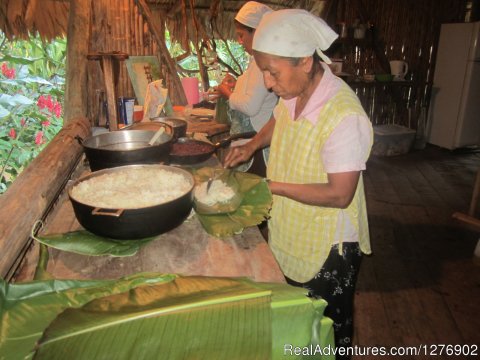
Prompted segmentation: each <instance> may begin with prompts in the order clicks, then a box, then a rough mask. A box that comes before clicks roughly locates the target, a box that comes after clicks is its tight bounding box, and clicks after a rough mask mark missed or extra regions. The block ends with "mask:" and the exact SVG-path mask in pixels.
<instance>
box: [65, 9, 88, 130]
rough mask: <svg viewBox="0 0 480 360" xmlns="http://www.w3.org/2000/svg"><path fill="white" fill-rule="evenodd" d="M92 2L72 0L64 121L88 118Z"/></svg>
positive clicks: (68, 35)
mask: <svg viewBox="0 0 480 360" xmlns="http://www.w3.org/2000/svg"><path fill="white" fill-rule="evenodd" d="M90 16H91V0H86V1H84V0H71V1H70V10H69V18H68V34H67V37H68V42H67V65H66V68H67V70H66V73H67V79H66V87H65V103H64V109H65V113H64V116H63V118H64V120H65V122H64V123H65V124H67V123H68V122H69V121H70V119H73V118H77V117H86V116H87V97H88V89H87V85H88V84H87V69H88V66H87V62H88V61H87V54H88V46H89V43H90Z"/></svg>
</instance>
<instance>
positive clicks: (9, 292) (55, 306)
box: [0, 273, 175, 359]
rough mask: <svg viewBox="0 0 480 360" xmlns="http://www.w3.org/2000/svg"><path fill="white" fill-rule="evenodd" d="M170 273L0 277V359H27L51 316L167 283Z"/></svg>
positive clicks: (171, 278)
mask: <svg viewBox="0 0 480 360" xmlns="http://www.w3.org/2000/svg"><path fill="white" fill-rule="evenodd" d="M174 278H175V276H174V275H162V274H148V273H144V274H136V275H132V276H128V277H125V278H121V279H117V280H47V281H33V282H28V283H21V284H7V283H6V282H5V281H3V280H2V279H0V318H1V321H0V359H30V358H31V357H32V356H33V352H32V351H33V349H34V348H35V344H36V342H37V341H38V340H39V339H40V338H41V337H42V333H43V331H44V330H45V329H46V328H47V327H48V325H49V324H50V323H51V322H52V320H53V319H55V317H56V316H57V315H58V314H60V313H61V312H62V311H63V310H65V309H66V308H76V307H80V306H83V305H84V304H85V303H87V302H89V301H91V300H93V299H96V298H100V297H104V296H107V295H111V294H117V293H123V292H125V291H129V290H130V289H132V288H135V287H137V286H141V285H152V284H158V283H164V282H170V281H172V280H173V279H174Z"/></svg>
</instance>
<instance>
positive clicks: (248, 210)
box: [192, 168, 272, 237]
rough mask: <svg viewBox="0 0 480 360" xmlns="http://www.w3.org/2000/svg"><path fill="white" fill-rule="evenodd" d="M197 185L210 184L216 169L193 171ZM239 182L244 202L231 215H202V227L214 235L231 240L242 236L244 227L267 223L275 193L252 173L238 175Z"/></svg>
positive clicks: (199, 215)
mask: <svg viewBox="0 0 480 360" xmlns="http://www.w3.org/2000/svg"><path fill="white" fill-rule="evenodd" d="M192 172H193V175H194V177H195V181H196V183H201V182H203V181H207V180H208V178H209V177H210V176H211V175H212V174H213V173H214V168H200V169H193V170H192ZM232 176H234V177H235V180H236V182H237V183H238V190H237V191H238V192H239V193H240V194H241V196H242V203H241V204H240V206H239V207H238V208H237V209H236V210H235V211H234V212H231V213H222V214H214V215H206V214H198V213H197V217H198V219H199V220H200V223H201V224H202V227H203V228H204V229H205V231H206V232H208V233H209V234H210V235H213V236H216V237H228V236H232V235H235V234H240V233H241V232H242V231H243V229H244V228H246V227H249V226H255V225H258V224H260V223H261V222H262V221H264V220H265V219H266V218H267V217H268V214H269V211H270V207H271V205H272V194H271V192H270V189H269V188H268V185H267V183H266V181H265V179H263V178H261V177H259V176H257V175H254V174H250V173H244V172H234V173H233V175H232Z"/></svg>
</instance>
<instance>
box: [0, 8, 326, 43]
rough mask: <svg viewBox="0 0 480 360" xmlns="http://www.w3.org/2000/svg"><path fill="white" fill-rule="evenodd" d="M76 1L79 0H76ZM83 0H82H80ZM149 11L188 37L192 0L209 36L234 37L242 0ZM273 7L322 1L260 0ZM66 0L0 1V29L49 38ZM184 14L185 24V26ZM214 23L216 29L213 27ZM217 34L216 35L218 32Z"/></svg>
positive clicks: (58, 28)
mask: <svg viewBox="0 0 480 360" xmlns="http://www.w3.org/2000/svg"><path fill="white" fill-rule="evenodd" d="M77 1H78V0H77ZM82 1H85V0H82ZM95 2H105V3H108V4H109V6H111V8H113V9H115V8H117V9H118V10H119V11H122V10H124V9H125V8H126V7H128V8H129V9H131V10H132V11H138V10H137V7H136V6H135V3H136V0H95ZM146 2H147V3H148V4H149V5H150V7H151V9H152V11H154V12H157V13H158V14H161V15H163V16H162V17H164V18H165V20H166V23H167V28H168V29H169V30H170V32H171V34H172V36H173V37H174V38H176V39H184V38H185V29H189V30H188V31H189V32H190V34H189V35H190V39H194V38H195V37H194V34H193V33H192V31H193V29H195V26H194V25H193V23H192V19H193V17H192V16H191V8H190V6H191V4H193V7H194V9H195V14H196V18H197V20H199V22H201V25H203V27H204V28H205V30H206V31H207V35H209V36H212V34H213V33H212V30H218V31H219V35H220V36H221V37H223V38H234V37H235V36H234V28H233V18H234V17H235V14H236V12H237V11H238V9H240V7H241V6H242V5H243V4H244V3H245V2H246V1H245V0H147V1H146ZM261 2H263V3H264V4H267V5H269V6H271V7H272V8H274V9H279V8H303V9H307V10H311V11H312V12H313V13H316V14H319V11H320V9H321V8H322V7H323V4H324V3H325V1H318V0H300V1H298V0H266V1H261ZM69 8H70V1H68V0H3V1H2V2H1V4H0V29H1V30H3V32H4V33H5V34H6V36H7V37H8V38H10V39H11V38H15V37H16V38H25V37H26V36H28V33H29V32H30V33H32V32H37V31H38V32H39V34H40V35H41V36H42V37H43V38H45V39H52V38H54V37H56V36H62V35H65V34H66V33H67V24H68V12H69ZM184 14H186V15H187V21H188V24H187V26H185V25H186V24H185V21H184V19H185V17H184ZM212 20H213V21H214V22H213V26H214V27H216V29H212V25H211V24H212ZM217 36H218V35H217Z"/></svg>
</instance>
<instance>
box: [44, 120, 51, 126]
mask: <svg viewBox="0 0 480 360" xmlns="http://www.w3.org/2000/svg"><path fill="white" fill-rule="evenodd" d="M42 125H43V126H45V127H48V126H50V120H45V121H42Z"/></svg>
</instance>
